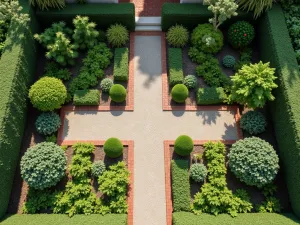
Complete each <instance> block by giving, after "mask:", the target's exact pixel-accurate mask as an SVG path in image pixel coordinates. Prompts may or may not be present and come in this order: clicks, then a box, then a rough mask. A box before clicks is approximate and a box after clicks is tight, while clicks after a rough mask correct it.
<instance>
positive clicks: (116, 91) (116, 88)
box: [109, 84, 127, 102]
mask: <svg viewBox="0 0 300 225" xmlns="http://www.w3.org/2000/svg"><path fill="white" fill-rule="evenodd" d="M109 96H110V98H111V100H112V101H114V102H124V101H125V99H126V96H127V92H126V89H125V87H124V86H123V85H121V84H114V85H113V86H112V87H111V88H110V90H109Z"/></svg>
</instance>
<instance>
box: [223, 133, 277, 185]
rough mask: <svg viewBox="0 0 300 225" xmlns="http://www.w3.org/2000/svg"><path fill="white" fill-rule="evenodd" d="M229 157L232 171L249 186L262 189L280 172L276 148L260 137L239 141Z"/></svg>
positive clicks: (233, 146) (232, 148) (234, 145)
mask: <svg viewBox="0 0 300 225" xmlns="http://www.w3.org/2000/svg"><path fill="white" fill-rule="evenodd" d="M228 157H229V166H230V169H231V171H232V172H233V173H234V174H235V176H236V177H237V178H238V179H240V180H241V181H242V182H245V183H246V184H247V185H251V186H256V187H259V188H261V187H263V186H264V185H266V184H269V183H271V182H272V181H273V180H274V179H275V176H276V174H277V172H278V170H279V159H278V156H277V154H276V152H275V150H274V148H273V147H272V146H271V145H270V144H269V143H268V142H266V141H264V140H262V139H260V138H258V137H251V138H245V139H243V140H239V141H237V142H236V143H234V144H233V145H232V147H231V148H230V153H229V154H228Z"/></svg>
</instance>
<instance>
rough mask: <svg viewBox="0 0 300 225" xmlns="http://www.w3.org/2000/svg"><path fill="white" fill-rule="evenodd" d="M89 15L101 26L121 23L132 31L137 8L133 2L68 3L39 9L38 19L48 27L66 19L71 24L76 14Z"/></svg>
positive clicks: (103, 27) (106, 26) (104, 27)
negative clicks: (57, 7) (53, 8)
mask: <svg viewBox="0 0 300 225" xmlns="http://www.w3.org/2000/svg"><path fill="white" fill-rule="evenodd" d="M77 15H81V16H88V17H89V18H90V21H93V22H95V23H97V25H98V26H99V28H102V29H106V28H108V27H109V26H110V25H111V24H115V23H119V24H123V25H124V26H126V27H127V28H128V29H129V30H130V31H134V30H135V8H134V4H133V3H122V4H113V3H112V4H109V3H104V4H67V5H66V7H65V8H64V9H62V10H57V9H55V10H49V11H42V10H39V9H38V10H37V11H36V16H37V19H38V20H39V22H40V23H41V24H43V26H45V27H48V26H50V25H51V24H52V23H53V22H58V21H65V22H66V23H68V24H69V25H71V24H72V20H73V19H74V18H75V16H77Z"/></svg>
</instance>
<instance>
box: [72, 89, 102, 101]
mask: <svg viewBox="0 0 300 225" xmlns="http://www.w3.org/2000/svg"><path fill="white" fill-rule="evenodd" d="M99 103H100V92H99V90H97V89H95V90H91V89H90V90H77V91H76V92H75V94H74V105H99Z"/></svg>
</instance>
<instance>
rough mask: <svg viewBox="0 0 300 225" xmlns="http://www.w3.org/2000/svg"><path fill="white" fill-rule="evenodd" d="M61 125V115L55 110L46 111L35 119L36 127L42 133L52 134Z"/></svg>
mask: <svg viewBox="0 0 300 225" xmlns="http://www.w3.org/2000/svg"><path fill="white" fill-rule="evenodd" d="M60 125H61V121H60V117H59V115H58V114H56V113H55V112H45V113H42V114H41V115H39V117H38V118H37V120H36V121H35V127H36V129H37V131H38V132H39V133H40V134H43V135H50V134H53V133H54V132H56V131H57V130H58V128H59V127H60Z"/></svg>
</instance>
